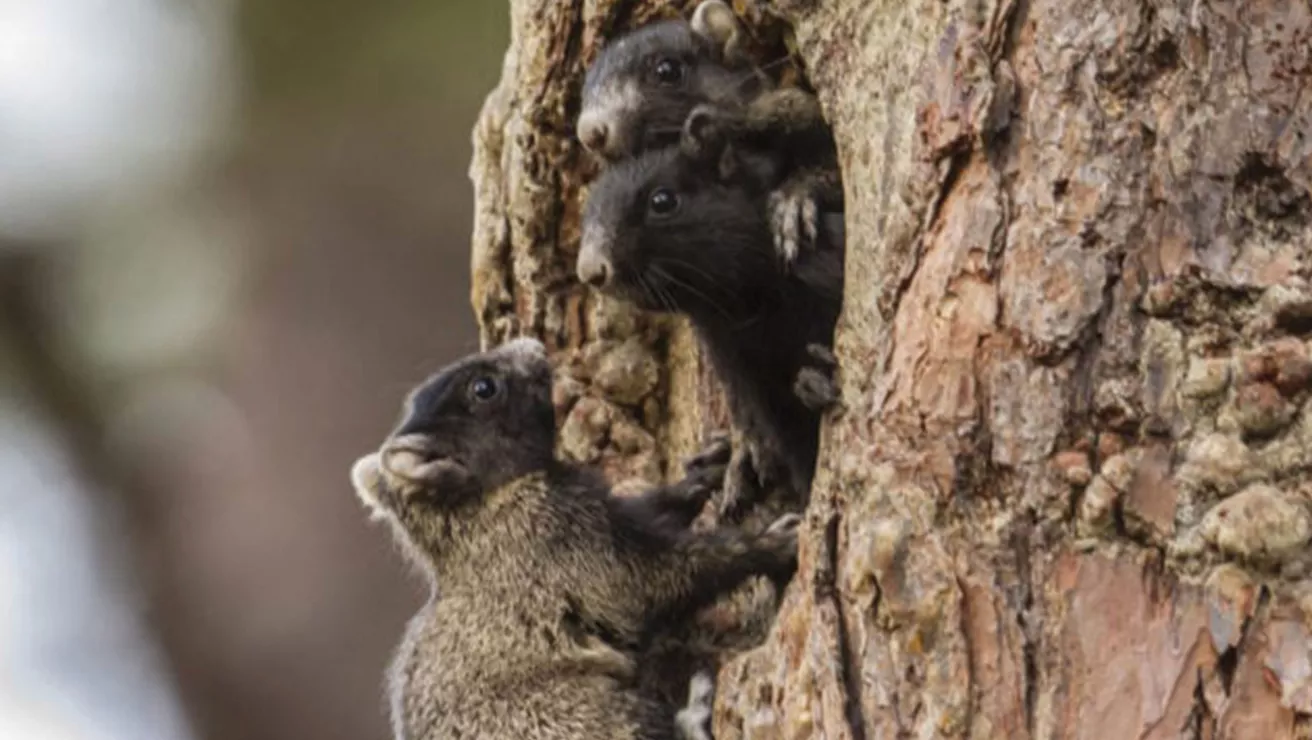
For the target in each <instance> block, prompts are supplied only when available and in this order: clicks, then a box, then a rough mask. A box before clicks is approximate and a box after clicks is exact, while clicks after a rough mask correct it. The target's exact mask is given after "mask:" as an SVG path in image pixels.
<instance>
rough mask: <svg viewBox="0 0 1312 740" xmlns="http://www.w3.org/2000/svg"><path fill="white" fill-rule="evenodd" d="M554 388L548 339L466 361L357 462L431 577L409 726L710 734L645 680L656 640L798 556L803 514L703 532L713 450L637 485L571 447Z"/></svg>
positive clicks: (399, 723) (403, 689)
mask: <svg viewBox="0 0 1312 740" xmlns="http://www.w3.org/2000/svg"><path fill="white" fill-rule="evenodd" d="M551 384H552V380H551V367H550V364H549V362H548V360H547V357H546V352H545V349H544V348H543V346H542V344H541V343H540V342H537V341H536V340H532V339H527V338H525V339H517V340H513V341H511V342H508V343H506V344H504V345H502V346H501V347H499V348H497V349H495V350H492V351H489V352H484V353H481V354H476V355H472V356H470V357H467V358H465V359H463V360H460V361H458V362H456V363H454V364H452V365H450V366H448V367H447V368H445V369H444V370H442V371H440V372H438V373H437V374H435V375H433V376H432V377H431V378H430V379H428V380H427V381H425V382H424V383H423V384H421V385H420V386H419V387H418V388H416V389H415V390H414V391H413V392H412V393H411V394H410V396H409V398H408V400H407V403H406V410H405V413H404V414H403V417H402V420H401V423H400V425H399V426H398V428H397V429H396V430H395V431H394V432H393V433H392V434H391V435H390V436H389V437H388V439H387V441H386V442H385V443H384V444H383V446H382V448H381V449H380V450H379V451H378V452H375V453H372V454H369V455H366V456H364V457H362V458H361V459H360V460H358V461H357V462H356V463H355V465H354V467H353V468H352V471H351V477H352V481H353V483H354V485H355V489H356V492H357V494H358V495H359V497H360V498H361V500H362V501H363V502H364V503H365V504H366V505H367V507H368V508H369V509H370V510H371V512H372V513H373V515H374V517H375V518H378V519H382V520H385V521H387V522H388V523H389V524H390V525H391V526H392V528H393V530H394V533H395V535H396V539H397V541H398V542H399V543H400V544H401V545H402V547H403V549H404V550H405V551H406V552H407V554H408V556H409V558H410V559H411V560H412V561H413V562H414V563H416V564H417V565H418V566H419V567H420V570H421V571H422V572H423V573H424V574H426V575H427V576H428V578H429V580H430V582H431V585H432V593H431V596H430V598H429V600H428V602H427V604H426V605H425V606H424V607H423V608H422V609H421V610H420V612H419V613H418V614H417V615H416V616H415V617H414V618H413V619H412V620H411V621H410V624H409V626H408V627H407V630H406V634H405V637H404V639H403V641H402V643H401V646H400V648H399V650H398V652H397V655H396V657H395V659H394V661H393V667H392V670H391V674H390V687H389V689H390V691H389V693H390V696H391V702H392V708H391V713H392V722H393V729H394V733H395V735H396V737H398V738H406V739H407V740H436V739H437V738H448V737H463V738H511V737H514V738H541V739H542V740H566V739H568V740H575V739H576V738H584V737H587V738H633V739H636V740H648V739H658V738H659V739H662V740H663V739H665V738H675V737H680V736H682V737H685V738H687V737H697V736H699V735H700V733H694V732H692V730H690V729H686V728H685V725H687V723H688V717H687V716H685V715H686V714H687V713H686V712H679V713H678V718H677V720H676V711H675V707H674V706H673V705H672V704H670V703H669V702H667V701H663V700H662V699H661V698H660V697H659V696H657V695H656V694H654V693H653V692H651V691H648V690H645V689H644V687H643V684H642V681H641V679H640V676H635V673H636V674H641V672H642V670H643V666H642V665H641V660H642V658H643V650H644V647H645V645H646V643H648V642H649V641H650V640H651V639H653V637H654V636H656V635H659V634H660V633H661V632H662V630H663V629H664V626H665V625H667V624H670V623H677V622H678V621H680V620H683V619H686V618H687V615H689V614H690V613H692V612H693V611H695V610H697V609H698V608H700V607H702V606H704V605H706V604H708V603H709V602H711V601H713V600H714V599H716V598H718V597H719V596H721V595H722V594H725V593H727V592H729V591H730V590H732V589H734V588H735V587H737V586H738V585H739V584H741V583H742V582H743V581H745V580H746V579H748V578H749V577H751V576H753V575H756V574H765V575H768V576H770V577H771V578H772V579H779V580H786V579H787V578H789V577H791V574H792V572H793V570H794V569H795V568H796V550H797V531H796V528H797V524H798V518H797V517H791V518H789V517H785V518H782V519H780V520H779V521H778V522H776V523H775V524H774V525H773V526H771V527H769V528H768V529H766V530H765V531H763V532H760V533H749V532H745V531H742V530H737V529H722V530H717V531H715V532H710V533H694V532H693V531H692V530H690V529H688V528H687V523H688V520H689V519H690V518H691V515H690V512H691V514H695V509H696V508H699V507H696V506H693V505H692V504H691V503H690V501H694V502H695V501H699V500H704V499H705V489H706V487H707V483H708V481H707V477H708V474H707V472H706V471H707V470H712V471H713V470H714V468H715V465H714V463H707V464H703V466H702V469H701V470H698V471H696V472H695V473H694V474H693V475H692V476H690V477H691V478H692V480H691V481H684V482H681V483H680V484H676V485H674V486H669V487H658V488H655V489H653V490H652V491H650V492H648V493H646V494H645V495H642V496H638V497H633V498H629V497H619V496H613V495H611V493H610V489H609V487H608V486H607V485H606V483H605V482H604V481H603V479H602V478H601V477H600V476H599V475H596V474H594V473H592V472H590V471H588V470H586V469H582V468H579V467H577V466H573V465H570V464H567V463H564V462H561V461H559V460H557V459H556V457H555V456H554V454H553V451H554V449H555V443H556V426H555V418H554V409H553V406H552V402H551ZM712 477H713V476H712ZM702 680H703V681H704V680H705V677H704V676H703V677H702ZM703 688H704V687H703ZM700 693H701V696H700V697H697V696H696V695H697V694H698V687H697V685H696V684H694V685H693V691H692V692H691V694H692V695H693V698H694V699H698V700H700V701H703V702H704V701H705V700H706V696H705V694H706V692H705V691H704V690H703V691H701V692H700ZM701 713H702V716H703V717H704V714H705V708H704V707H702V708H701ZM693 716H694V720H695V718H696V713H694V715H693Z"/></svg>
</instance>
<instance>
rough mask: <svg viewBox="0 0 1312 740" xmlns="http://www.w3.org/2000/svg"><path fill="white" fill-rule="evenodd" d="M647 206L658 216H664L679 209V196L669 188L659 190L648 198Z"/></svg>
mask: <svg viewBox="0 0 1312 740" xmlns="http://www.w3.org/2000/svg"><path fill="white" fill-rule="evenodd" d="M647 205H648V207H649V208H651V212H652V213H655V214H656V215H658V216H664V215H667V214H669V213H671V212H673V211H674V209H675V208H678V207H679V196H677V195H675V194H674V191H673V190H670V189H669V188H657V189H656V190H654V191H652V194H651V195H650V196H648V197H647Z"/></svg>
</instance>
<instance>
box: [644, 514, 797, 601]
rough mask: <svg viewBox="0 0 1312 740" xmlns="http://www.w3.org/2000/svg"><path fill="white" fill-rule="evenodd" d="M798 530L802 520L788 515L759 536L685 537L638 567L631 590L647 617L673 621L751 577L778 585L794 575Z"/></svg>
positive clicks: (718, 533)
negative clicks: (639, 598) (643, 605)
mask: <svg viewBox="0 0 1312 740" xmlns="http://www.w3.org/2000/svg"><path fill="white" fill-rule="evenodd" d="M800 524H801V517H800V516H798V515H796V514H787V515H785V516H782V517H780V518H779V519H777V520H775V522H774V523H773V524H771V525H770V526H769V527H768V528H767V529H766V530H765V531H764V532H761V533H759V534H749V533H746V532H743V531H741V530H736V529H728V530H725V529H721V530H716V531H713V532H709V533H706V534H692V533H689V534H687V535H685V536H684V537H681V538H679V539H678V540H677V541H676V542H675V543H674V545H673V547H671V548H670V549H669V551H667V552H665V553H662V554H661V555H660V556H658V557H656V558H653V559H650V560H646V561H644V562H641V563H639V564H638V565H637V567H636V568H635V575H636V576H637V578H636V579H635V580H636V581H637V582H636V583H635V584H634V585H635V587H636V588H637V589H639V590H640V591H641V592H642V596H643V597H644V600H645V601H646V603H647V605H648V607H647V609H648V613H649V614H652V615H674V614H687V613H690V612H692V611H695V610H697V609H699V608H701V607H703V606H706V605H708V604H710V603H711V602H713V601H715V600H716V599H717V598H719V597H720V596H722V595H723V594H726V593H728V592H729V591H732V590H733V589H735V588H737V587H738V586H739V585H741V584H742V583H743V582H744V581H746V580H747V579H748V578H750V577H752V576H755V575H764V576H767V577H769V578H770V579H771V580H772V581H775V582H776V583H782V582H784V581H786V580H787V579H788V578H791V577H792V574H793V572H794V571H795V570H796V569H797V530H798V527H799V525H800ZM657 618H660V617H657Z"/></svg>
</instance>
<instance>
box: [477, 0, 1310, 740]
mask: <svg viewBox="0 0 1312 740" xmlns="http://www.w3.org/2000/svg"><path fill="white" fill-rule="evenodd" d="M678 5H680V4H678V3H665V2H655V1H654V0H637V1H634V2H618V1H611V2H607V1H606V0H589V1H587V2H585V1H583V0H512V2H511V6H512V23H513V36H512V43H511V48H510V50H509V51H508V53H507V56H506V64H505V69H504V74H503V78H502V81H501V84H500V86H499V87H498V88H497V90H496V91H495V92H494V93H493V94H492V95H491V96H490V97H489V99H488V103H487V105H486V108H485V109H484V112H483V115H482V118H481V119H480V122H479V124H478V128H477V130H476V132H475V145H476V152H475V158H474V163H473V166H472V168H471V175H472V177H473V180H474V183H475V187H476V191H477V217H476V224H475V233H474V257H473V270H474V290H473V301H474V308H475V312H476V314H477V316H478V318H479V321H480V325H481V326H482V329H483V337H484V340H485V342H488V343H494V342H497V341H500V340H501V339H503V338H504V337H506V336H510V335H513V334H515V333H519V332H526V333H532V334H534V335H537V336H541V337H543V338H544V339H545V340H546V341H547V342H548V344H549V346H552V347H554V348H556V349H557V350H558V352H559V353H560V354H561V356H562V357H563V358H564V360H565V362H564V370H563V373H562V381H561V383H560V385H561V389H560V392H559V398H558V399H557V400H558V402H559V404H560V407H561V412H562V419H563V424H564V429H563V433H562V448H563V449H564V452H565V454H568V455H571V456H573V457H576V458H582V459H588V460H596V461H599V462H601V463H603V464H604V465H606V466H607V468H608V469H609V471H610V472H611V474H612V475H613V476H615V478H616V479H617V480H619V479H624V478H634V479H647V480H655V479H657V478H660V477H665V478H671V477H674V476H676V475H677V473H678V470H677V465H675V464H674V462H676V461H677V460H679V459H680V457H681V456H683V455H685V454H688V453H689V452H691V451H692V450H694V449H696V448H697V446H698V445H699V443H700V441H701V440H702V438H703V437H704V435H705V434H706V433H707V432H708V431H709V430H711V429H713V428H716V427H718V426H720V425H722V424H723V423H724V414H723V409H722V404H721V403H720V401H719V397H718V395H717V390H716V388H715V386H714V382H713V380H712V379H710V378H708V377H707V374H706V371H705V369H704V367H703V365H702V363H701V360H700V358H699V356H698V353H697V350H696V346H695V342H694V341H693V340H692V339H691V337H690V335H689V333H688V332H687V330H686V327H684V326H682V324H681V323H680V322H677V321H672V320H668V319H657V318H653V317H651V316H647V315H642V314H638V313H635V312H633V311H630V310H627V309H625V308H624V307H623V306H619V305H617V304H614V303H610V302H603V301H600V300H598V299H597V298H595V297H594V296H592V295H589V294H588V293H586V291H585V290H584V289H583V288H582V287H581V286H579V285H578V284H577V283H576V282H575V281H574V280H573V279H572V273H573V258H574V255H575V253H576V249H577V243H578V228H577V225H578V212H579V204H580V196H581V189H582V187H583V186H584V184H585V183H586V182H587V181H588V179H589V178H590V177H591V175H592V173H591V172H589V171H588V167H589V165H588V164H587V162H586V160H585V157H583V156H582V154H581V151H580V149H579V147H578V146H577V143H576V142H575V141H574V140H573V120H574V116H575V115H576V113H577V94H578V86H579V83H580V81H581V77H582V73H583V70H584V68H585V65H586V64H587V62H588V61H590V60H591V58H592V57H593V56H594V55H595V53H596V50H597V48H598V46H599V44H601V43H603V42H604V41H605V40H606V39H607V38H610V37H612V36H613V35H614V34H616V33H618V32H621V31H623V30H624V29H627V28H631V27H633V26H635V25H637V24H640V23H642V22H644V21H645V20H647V19H649V18H651V17H654V16H655V15H660V14H666V13H670V12H675V11H676V10H677V9H678V8H675V7H671V6H678ZM683 5H686V6H687V7H688V8H689V9H690V7H691V5H692V3H685V4H683ZM738 7H739V10H741V11H744V15H745V17H746V18H747V20H748V21H749V24H750V25H752V27H753V28H755V29H757V30H758V31H760V32H761V35H762V37H763V38H766V39H767V42H768V43H766V44H765V45H766V46H767V47H768V46H769V43H772V39H773V36H772V35H773V34H776V33H777V31H778V29H779V27H780V26H779V25H778V24H779V23H780V22H782V24H783V25H784V26H785V27H787V28H789V29H791V32H790V34H789V46H790V48H792V49H794V50H795V52H796V54H797V57H798V59H799V61H800V62H801V64H802V66H803V67H804V69H805V72H806V76H807V79H808V80H809V82H810V83H811V84H812V85H813V86H814V87H815V89H816V90H817V93H818V95H819V97H820V100H821V103H822V105H823V107H824V109H825V112H826V115H827V117H828V119H829V120H830V122H831V124H832V125H833V128H834V132H835V135H836V138H837V140H838V145H839V152H840V157H841V161H842V164H843V167H844V183H845V188H846V194H845V197H846V204H847V208H846V212H847V234H848V247H847V249H848V258H847V259H848V264H847V277H846V280H847V284H846V295H845V305H844V314H843V317H842V319H841V320H840V325H839V329H838V333H837V337H836V343H837V354H838V357H839V359H840V361H841V363H842V372H841V373H840V377H841V382H842V390H843V394H844V399H845V404H846V410H845V411H844V412H842V413H841V414H838V415H834V416H832V417H831V418H829V419H828V420H827V421H826V424H825V428H824V430H823V439H822V450H821V461H820V466H819V470H818V471H817V477H816V482H815V486H814V491H813V495H812V502H811V505H810V508H809V510H808V512H807V516H806V523H805V525H804V527H803V532H802V555H801V568H800V571H799V575H798V576H797V578H796V579H795V581H794V583H793V584H792V586H791V587H790V588H789V590H788V594H787V596H786V599H785V604H784V606H783V608H782V610H781V612H780V615H779V618H778V621H777V624H776V627H775V629H774V632H773V633H772V635H771V638H770V639H769V641H768V642H767V643H766V644H765V645H763V646H762V647H761V648H759V649H758V650H755V651H753V652H752V653H750V654H748V655H745V656H743V657H741V658H739V659H737V660H735V661H734V662H733V663H731V664H729V665H727V666H726V667H725V668H724V669H723V670H722V671H721V673H720V677H719V679H720V680H719V686H718V695H717V700H716V716H715V732H716V737H717V738H719V739H720V740H727V739H729V738H738V737H750V738H774V737H780V738H783V737H788V738H794V737H797V738H802V737H832V738H844V737H851V738H900V737H916V738H932V737H973V738H996V737H1005V738H1010V739H1012V740H1021V739H1023V738H1034V739H1036V740H1037V739H1039V738H1089V739H1091V740H1092V739H1095V738H1096V739H1102V738H1232V739H1240V738H1253V739H1254V740H1257V739H1259V738H1261V739H1265V738H1277V739H1278V738H1305V737H1312V637H1310V635H1312V580H1309V575H1310V574H1312V548H1309V539H1312V518H1310V517H1312V476H1310V475H1309V471H1312V410H1309V409H1308V408H1307V404H1306V401H1307V398H1308V397H1309V394H1310V390H1312V347H1310V346H1309V340H1310V339H1312V287H1310V286H1309V285H1308V283H1307V276H1308V270H1309V264H1308V263H1309V260H1312V93H1310V92H1308V91H1309V90H1312V8H1309V6H1308V5H1307V4H1306V3H1305V2H1287V3H1281V2H1265V1H1259V2H1249V3H1198V2H1193V0H1189V1H1188V2H1185V1H1184V0H1177V1H1175V2H1162V1H1157V2H1141V1H1138V0H1090V1H1089V2H1080V3H1069V2H1058V1H1056V0H1050V1H1046V2H1039V1H1037V0H1035V1H1033V2H1009V1H1007V0H999V2H992V3H988V2H962V1H961V0H955V1H953V2H946V3H944V2H938V1H937V0H912V1H911V2H902V1H901V0H899V1H898V2H892V1H891V0H811V1H807V0H791V1H789V0H775V1H774V2H772V3H767V4H765V8H764V9H765V10H768V11H769V12H770V13H771V14H773V16H774V19H771V17H770V16H767V15H766V14H764V13H762V12H761V10H762V9H761V8H757V7H755V6H753V7H752V8H745V7H743V6H742V4H741V3H739V4H738ZM766 24H768V26H767V25H766Z"/></svg>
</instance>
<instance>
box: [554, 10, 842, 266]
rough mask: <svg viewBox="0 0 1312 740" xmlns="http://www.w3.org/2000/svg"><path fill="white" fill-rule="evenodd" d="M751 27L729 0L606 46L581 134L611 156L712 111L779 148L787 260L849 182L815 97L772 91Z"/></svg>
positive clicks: (754, 141)
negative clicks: (749, 47)
mask: <svg viewBox="0 0 1312 740" xmlns="http://www.w3.org/2000/svg"><path fill="white" fill-rule="evenodd" d="M745 37H746V31H745V30H744V29H743V27H742V24H741V23H740V22H739V21H738V18H737V17H736V16H735V15H734V12H733V9H732V8H731V7H730V6H729V5H728V4H727V3H725V2H723V0H703V2H702V3H700V4H699V5H698V6H697V9H696V10H695V11H694V13H693V16H692V19H691V20H690V21H686V20H683V19H675V20H666V21H660V22H657V23H652V24H649V25H646V26H643V27H642V28H639V29H637V30H635V31H632V32H631V33H628V34H626V35H624V36H621V37H619V38H618V39H616V40H615V41H613V42H611V43H609V44H607V45H606V46H605V47H604V48H603V49H602V51H601V53H600V54H599V55H598V57H597V59H596V61H595V62H593V64H592V65H591V66H590V67H589V68H588V71H587V74H586V75H585V77H584V82H583V94H582V98H583V100H582V111H581V112H580V114H579V119H578V127H577V133H578V138H579V141H580V143H581V144H582V145H583V147H584V148H585V149H587V150H589V151H591V152H593V153H595V154H597V155H598V156H600V157H602V158H604V159H606V160H608V161H610V162H614V161H618V160H621V159H624V158H627V157H631V156H634V155H636V154H639V153H641V152H642V151H646V150H649V149H654V148H660V147H662V146H667V145H670V144H673V143H676V142H677V141H678V139H679V135H680V132H681V130H682V128H683V124H684V122H685V121H686V120H687V118H688V115H689V114H690V113H692V112H693V110H694V109H697V108H699V107H702V108H704V109H708V110H711V109H713V110H714V111H715V112H716V114H717V117H718V118H720V119H721V121H722V123H723V124H724V125H725V126H727V127H729V128H731V129H732V132H733V134H734V136H735V138H736V139H737V140H738V142H739V144H740V145H741V146H747V147H751V148H755V149H760V150H764V151H770V152H775V153H776V156H777V157H778V158H779V160H780V161H779V165H780V166H781V168H782V171H783V173H784V175H785V176H784V177H782V178H781V179H780V182H779V183H778V185H777V186H776V187H774V188H772V190H771V193H770V194H769V213H770V223H771V234H772V236H773V239H774V244H775V248H776V250H777V252H778V254H779V256H780V257H781V258H782V260H783V262H784V264H785V266H788V265H791V264H792V263H793V262H794V261H795V260H796V259H797V257H798V255H799V254H800V253H801V251H802V250H803V249H804V248H807V247H810V246H813V245H814V244H815V243H816V242H817V240H818V239H819V238H820V235H819V229H820V228H821V224H820V221H821V216H820V214H821V213H822V212H824V211H841V210H842V206H843V187H842V180H841V177H840V175H839V170H838V163H837V154H836V150H835V147H834V141H833V137H832V135H831V133H830V132H829V127H828V126H827V125H826V123H825V121H824V118H823V116H822V113H821V110H820V104H819V102H818V101H817V100H816V98H815V96H814V95H811V94H809V93H807V92H805V91H804V90H801V89H798V88H792V87H789V88H776V87H774V86H773V84H772V83H771V80H770V79H769V78H768V77H766V75H765V74H764V73H763V72H762V70H761V69H760V68H758V67H756V66H754V65H753V64H752V63H751V61H750V60H749V59H748V57H747V54H746V53H745V49H744V46H745V41H744V40H745Z"/></svg>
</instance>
